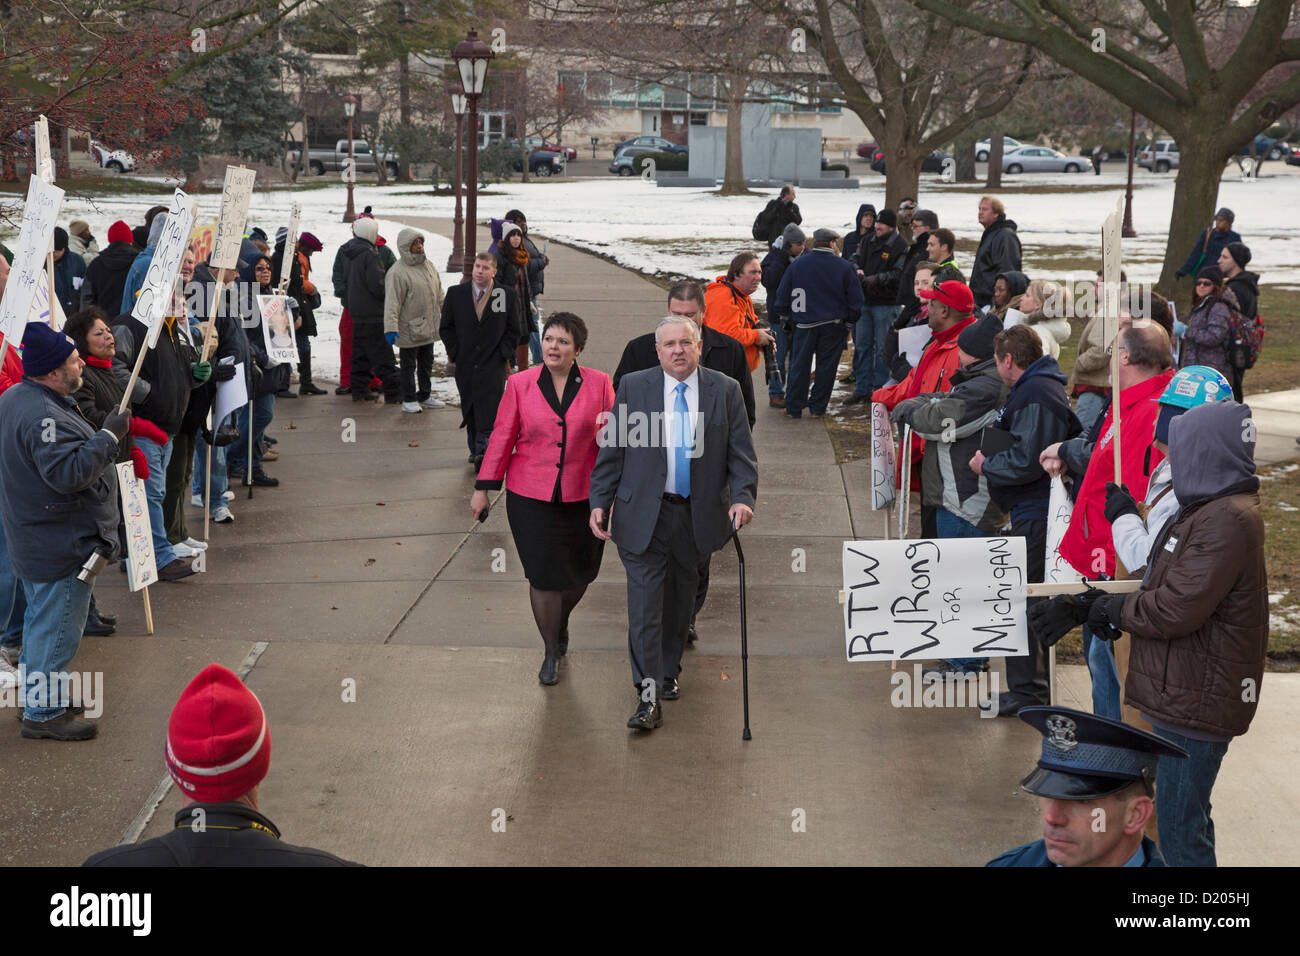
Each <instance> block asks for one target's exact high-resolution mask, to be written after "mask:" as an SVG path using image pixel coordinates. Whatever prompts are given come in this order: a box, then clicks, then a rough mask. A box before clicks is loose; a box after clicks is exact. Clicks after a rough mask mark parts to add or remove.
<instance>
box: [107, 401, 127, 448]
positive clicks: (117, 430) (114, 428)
mask: <svg viewBox="0 0 1300 956" xmlns="http://www.w3.org/2000/svg"><path fill="white" fill-rule="evenodd" d="M101 427H102V428H103V429H104V430H105V431H108V432H112V433H113V437H114V438H116V439H117V440H118V441H119V442H121V440H122V439H123V438H125V437H126V436H127V434H128V433H130V431H131V413H130V412H119V411H118V410H117V409H116V408H115V409H113V410H112V411H111V412H109V413H108V414H107V415H105V416H104V424H103V425H102V426H101Z"/></svg>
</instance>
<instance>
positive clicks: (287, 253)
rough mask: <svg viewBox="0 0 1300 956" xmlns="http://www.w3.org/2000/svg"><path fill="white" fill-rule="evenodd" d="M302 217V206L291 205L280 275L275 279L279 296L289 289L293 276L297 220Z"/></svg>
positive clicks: (296, 243)
mask: <svg viewBox="0 0 1300 956" xmlns="http://www.w3.org/2000/svg"><path fill="white" fill-rule="evenodd" d="M301 215H302V206H301V205H300V204H299V203H294V204H293V212H291V213H290V214H289V233H288V235H286V236H285V237H284V255H282V256H281V257H280V274H279V275H278V276H276V277H275V289H276V291H277V292H279V293H280V294H281V295H284V293H285V292H287V291H288V289H289V279H290V278H291V277H292V276H293V260H294V259H295V258H296V257H297V248H298V218H299V217H300V216H301Z"/></svg>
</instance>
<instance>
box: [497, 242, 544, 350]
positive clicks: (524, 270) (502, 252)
mask: <svg viewBox="0 0 1300 956" xmlns="http://www.w3.org/2000/svg"><path fill="white" fill-rule="evenodd" d="M528 260H529V255H528V249H527V248H525V246H524V234H523V233H522V232H520V230H519V227H518V226H516V225H515V224H514V223H513V222H506V223H503V224H502V225H501V242H500V244H499V245H498V247H497V282H498V283H499V284H500V285H503V286H505V287H506V288H507V289H514V290H515V316H514V319H515V322H516V324H517V326H518V327H519V328H520V329H522V330H523V332H522V335H521V337H520V339H519V342H518V343H517V345H516V346H515V364H516V365H517V366H518V367H519V370H520V371H522V370H523V369H526V368H528V340H529V339H530V338H531V337H532V332H533V329H534V327H535V326H536V322H534V320H533V309H532V301H533V289H532V283H531V282H529V280H528Z"/></svg>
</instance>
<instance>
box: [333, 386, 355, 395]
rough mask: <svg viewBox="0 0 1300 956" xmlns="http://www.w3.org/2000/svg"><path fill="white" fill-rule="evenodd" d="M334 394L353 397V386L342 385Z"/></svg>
mask: <svg viewBox="0 0 1300 956" xmlns="http://www.w3.org/2000/svg"><path fill="white" fill-rule="evenodd" d="M334 394H335V395H351V394H352V388H351V386H348V385H340V386H339V387H338V388H336V389H334Z"/></svg>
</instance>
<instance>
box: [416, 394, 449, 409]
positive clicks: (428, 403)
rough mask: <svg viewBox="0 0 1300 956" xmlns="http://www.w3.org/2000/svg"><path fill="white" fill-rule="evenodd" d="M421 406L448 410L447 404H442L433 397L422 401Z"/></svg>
mask: <svg viewBox="0 0 1300 956" xmlns="http://www.w3.org/2000/svg"><path fill="white" fill-rule="evenodd" d="M420 404H421V405H423V406H424V407H425V408H446V407H447V405H446V403H445V402H440V401H438V400H437V399H436V398H434V397H433V396H432V395H430V396H429V397H428V398H426V399H425V400H424V401H422V402H421V403H420Z"/></svg>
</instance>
